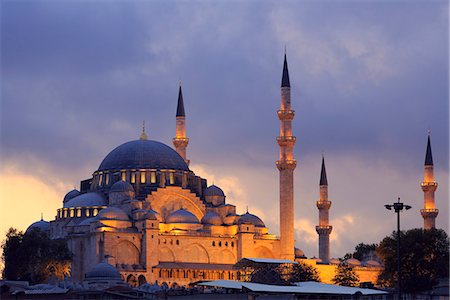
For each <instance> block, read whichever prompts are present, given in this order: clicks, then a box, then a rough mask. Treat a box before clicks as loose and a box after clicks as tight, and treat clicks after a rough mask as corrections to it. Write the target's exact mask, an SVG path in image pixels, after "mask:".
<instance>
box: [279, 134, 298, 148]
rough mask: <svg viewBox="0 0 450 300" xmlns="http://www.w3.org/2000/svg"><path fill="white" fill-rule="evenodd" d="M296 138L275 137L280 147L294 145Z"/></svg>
mask: <svg viewBox="0 0 450 300" xmlns="http://www.w3.org/2000/svg"><path fill="white" fill-rule="evenodd" d="M296 141H297V138H296V137H295V136H277V143H278V145H279V146H280V147H283V146H291V147H293V146H294V145H295V142H296Z"/></svg>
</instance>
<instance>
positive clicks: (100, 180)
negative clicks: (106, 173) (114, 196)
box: [98, 174, 103, 186]
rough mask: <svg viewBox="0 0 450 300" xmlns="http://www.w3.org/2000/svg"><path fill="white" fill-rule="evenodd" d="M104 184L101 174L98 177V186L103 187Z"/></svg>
mask: <svg viewBox="0 0 450 300" xmlns="http://www.w3.org/2000/svg"><path fill="white" fill-rule="evenodd" d="M102 184H103V174H100V175H99V176H98V185H99V186H102Z"/></svg>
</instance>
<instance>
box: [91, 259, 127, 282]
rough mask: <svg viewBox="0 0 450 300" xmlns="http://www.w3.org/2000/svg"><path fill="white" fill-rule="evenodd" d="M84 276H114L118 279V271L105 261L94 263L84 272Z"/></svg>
mask: <svg viewBox="0 0 450 300" xmlns="http://www.w3.org/2000/svg"><path fill="white" fill-rule="evenodd" d="M86 278H114V279H120V273H119V271H117V269H116V268H114V267H113V266H111V265H110V264H108V263H107V262H105V261H102V262H100V263H98V264H96V265H95V266H94V267H93V268H92V269H90V270H89V271H87V272H86Z"/></svg>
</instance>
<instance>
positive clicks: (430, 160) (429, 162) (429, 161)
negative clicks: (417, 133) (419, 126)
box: [425, 129, 433, 166]
mask: <svg viewBox="0 0 450 300" xmlns="http://www.w3.org/2000/svg"><path fill="white" fill-rule="evenodd" d="M430 133H431V131H430V130H429V129H428V142H427V152H426V154H425V166H432V165H433V155H432V153H431V140H430Z"/></svg>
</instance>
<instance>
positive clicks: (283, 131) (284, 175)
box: [276, 53, 297, 260]
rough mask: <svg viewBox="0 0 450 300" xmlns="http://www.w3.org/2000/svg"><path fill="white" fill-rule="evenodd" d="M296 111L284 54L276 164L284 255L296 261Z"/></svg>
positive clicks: (281, 243) (282, 256) (281, 245)
mask: <svg viewBox="0 0 450 300" xmlns="http://www.w3.org/2000/svg"><path fill="white" fill-rule="evenodd" d="M294 115H295V112H294V111H293V110H292V109H291V85H290V82H289V72H288V66H287V60H286V53H285V54H284V65H283V77H282V80H281V105H280V110H279V111H278V118H279V119H280V135H279V136H278V137H277V143H278V145H279V146H280V159H279V160H277V161H276V165H277V168H278V170H279V171H280V248H281V249H280V254H281V258H282V259H289V260H294V247H295V245H294V169H295V167H296V166H297V162H296V160H295V159H294V158H293V148H294V145H295V140H296V138H295V136H293V135H292V120H293V119H294Z"/></svg>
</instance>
